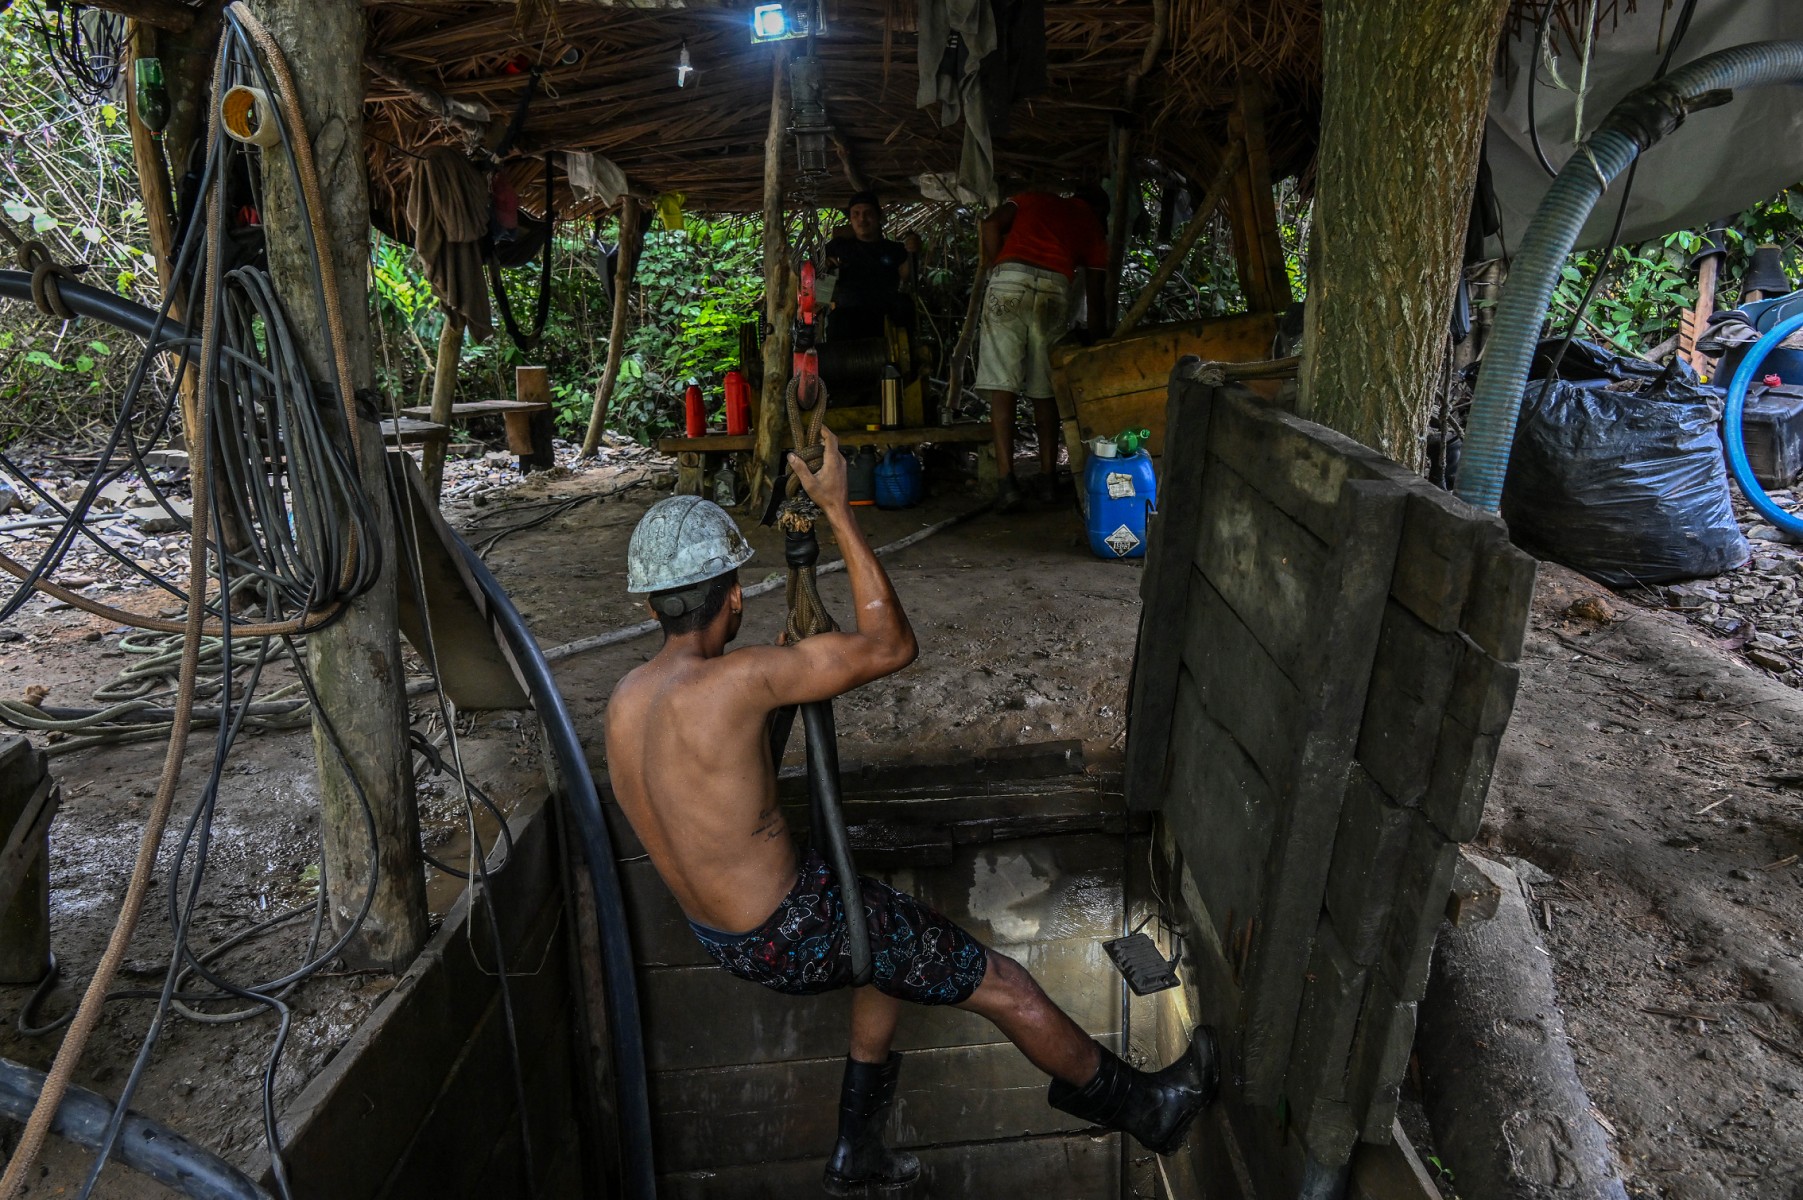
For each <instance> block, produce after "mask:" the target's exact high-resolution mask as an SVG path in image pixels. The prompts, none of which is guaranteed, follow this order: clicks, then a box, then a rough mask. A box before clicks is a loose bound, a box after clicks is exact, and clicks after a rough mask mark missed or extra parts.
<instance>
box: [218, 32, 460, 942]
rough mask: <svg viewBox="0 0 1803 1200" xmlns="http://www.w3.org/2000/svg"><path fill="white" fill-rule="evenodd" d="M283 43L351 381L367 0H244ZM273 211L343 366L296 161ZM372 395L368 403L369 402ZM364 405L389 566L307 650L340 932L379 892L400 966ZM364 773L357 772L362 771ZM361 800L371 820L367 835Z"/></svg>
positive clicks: (399, 804) (291, 284) (400, 720)
mask: <svg viewBox="0 0 1803 1200" xmlns="http://www.w3.org/2000/svg"><path fill="white" fill-rule="evenodd" d="M249 6H250V7H251V8H252V10H253V11H254V12H255V13H256V15H257V16H258V17H259V18H261V19H262V21H263V23H264V24H265V25H266V26H267V27H268V29H269V32H270V34H271V36H272V37H274V39H275V40H276V42H277V43H278V44H279V45H280V46H281V48H282V50H283V52H284V54H285V56H286V58H287V61H288V66H289V69H290V71H291V73H292V75H293V78H294V87H295V90H296V93H297V95H296V99H297V101H298V102H299V104H300V107H301V111H302V112H303V113H304V114H305V120H306V126H307V128H306V130H305V131H304V136H305V137H307V138H308V139H309V141H310V142H311V143H312V146H313V155H314V159H315V162H316V164H317V169H318V173H319V196H320V197H321V203H323V205H324V211H323V212H319V213H317V214H316V216H318V217H319V218H320V219H322V220H323V222H324V225H325V230H326V234H327V236H326V238H325V239H324V240H323V242H322V244H321V246H320V251H321V253H322V254H325V255H328V256H329V261H330V263H331V266H332V269H333V271H334V273H335V275H336V286H337V300H338V305H339V308H340V310H341V311H342V313H343V314H344V317H345V320H344V329H343V338H344V344H343V345H342V347H341V348H340V349H341V352H342V353H343V354H344V356H345V358H346V359H347V361H348V364H349V369H350V377H351V384H352V386H353V387H355V388H358V389H363V388H367V387H368V386H369V385H370V383H371V380H372V377H373V372H372V370H371V367H370V329H369V322H368V321H366V320H364V319H363V314H364V312H365V311H366V310H367V307H368V304H369V296H368V291H367V285H366V279H367V276H368V271H369V240H368V239H369V188H368V181H367V179H366V178H365V174H364V171H365V167H364V157H363V43H364V36H365V27H366V25H365V22H366V18H365V16H364V11H363V5H362V4H361V3H360V0H249ZM264 189H265V195H264V204H263V215H264V218H265V228H266V229H267V230H268V239H269V272H270V275H271V277H272V278H273V279H274V281H275V285H276V288H277V290H278V291H279V293H280V294H281V297H282V301H283V303H284V304H285V305H286V306H287V309H288V312H289V314H290V317H291V318H292V320H293V323H294V328H295V333H296V335H297V337H298V339H299V341H300V347H301V352H302V355H303V356H304V358H305V360H306V363H307V369H308V373H309V374H311V375H312V377H313V378H314V379H319V380H326V379H334V378H335V377H336V370H335V368H334V365H333V363H334V348H333V344H332V339H331V336H330V334H329V333H328V327H327V323H326V318H325V314H324V313H322V312H321V311H320V310H319V302H318V300H317V298H316V295H315V285H314V283H313V278H314V267H313V263H312V259H311V256H310V254H309V252H308V244H307V236H306V228H305V226H304V225H303V223H302V221H301V214H300V210H299V205H298V203H297V197H296V196H295V195H294V193H293V190H292V186H291V184H290V182H289V179H288V173H287V172H285V171H270V172H267V173H266V175H265V177H264ZM359 407H361V406H359ZM373 416H374V414H373V413H360V414H359V422H360V435H361V436H360V444H361V452H360V454H359V455H358V458H357V468H358V472H359V475H360V477H361V484H362V488H363V491H364V496H363V497H362V499H363V501H364V502H365V503H367V504H369V505H370V507H371V509H372V510H373V512H374V514H375V521H374V526H375V536H376V538H377V540H378V542H379V545H378V546H377V547H375V548H374V550H375V552H379V553H380V554H381V556H382V572H381V575H380V577H379V578H378V580H377V582H376V584H375V586H374V587H372V588H371V589H370V590H369V591H367V592H365V593H364V594H363V595H362V596H360V597H358V598H357V599H356V600H355V601H354V602H353V603H352V604H351V605H350V606H349V609H348V610H347V611H346V612H345V614H344V615H343V616H342V617H341V618H339V619H338V620H337V621H335V622H333V623H332V624H331V625H329V626H327V627H326V628H325V629H322V630H320V631H319V632H317V633H314V634H311V635H309V636H308V638H307V658H308V662H309V665H310V667H311V669H312V671H313V676H314V680H315V682H316V684H317V687H318V691H319V701H320V703H319V712H318V713H317V715H316V716H315V718H314V723H313V745H314V753H315V756H316V758H317V759H318V763H319V800H320V823H321V831H320V832H321V836H322V840H323V842H324V845H325V866H326V875H327V879H328V881H329V885H328V890H327V904H328V908H329V910H330V914H331V915H330V920H331V924H332V929H333V931H334V932H343V931H344V930H345V929H347V928H348V927H349V925H350V923H351V922H352V921H353V920H354V919H355V918H356V915H357V913H358V911H359V909H360V908H361V907H362V904H363V901H364V898H365V896H366V895H368V894H369V889H370V887H371V883H372V878H373V882H374V888H375V892H374V895H373V897H371V899H370V905H369V912H368V915H367V916H366V917H365V918H364V920H363V923H362V925H361V926H360V927H359V929H358V931H357V934H356V936H355V937H353V938H352V939H351V941H350V943H349V944H348V945H347V946H346V948H345V955H344V956H345V958H346V960H347V961H348V962H350V963H352V964H354V965H358V966H373V967H383V968H387V969H389V970H398V969H400V968H403V967H405V966H406V965H407V964H408V963H409V962H410V961H412V959H413V958H414V956H415V955H417V954H418V953H419V950H420V948H421V947H422V946H423V945H424V944H425V940H426V932H427V930H426V887H425V873H424V866H423V862H422V860H421V857H420V845H419V814H418V812H417V810H416V809H415V807H414V794H413V772H412V754H411V751H410V750H409V748H408V742H407V730H408V724H409V722H408V712H407V696H406V691H405V683H406V677H405V674H404V672H403V670H402V666H401V654H400V636H399V632H398V612H397V603H396V599H397V598H396V587H395V562H396V555H395V553H394V547H395V545H396V538H395V514H394V510H393V508H392V506H391V505H390V504H389V502H388V490H387V487H386V485H385V484H384V482H383V480H384V472H385V471H386V470H387V464H386V462H385V461H384V457H383V456H384V453H385V452H384V450H383V446H382V435H381V430H380V429H379V427H378V426H377V425H376V423H375V421H374V419H373ZM353 773H354V777H353ZM365 805H367V806H368V811H369V814H370V818H371V819H373V821H374V825H375V845H374V846H371V845H370V841H369V835H368V833H367V825H366V823H365V821H366V818H365Z"/></svg>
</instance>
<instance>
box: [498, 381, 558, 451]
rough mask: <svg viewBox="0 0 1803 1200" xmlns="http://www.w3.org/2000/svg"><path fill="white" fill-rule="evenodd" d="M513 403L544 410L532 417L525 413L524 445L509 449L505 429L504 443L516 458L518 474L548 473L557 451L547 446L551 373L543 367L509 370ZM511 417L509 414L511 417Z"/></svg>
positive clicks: (550, 427)
mask: <svg viewBox="0 0 1803 1200" xmlns="http://www.w3.org/2000/svg"><path fill="white" fill-rule="evenodd" d="M513 393H514V399H516V400H518V401H520V402H521V403H522V404H543V405H545V406H546V407H545V408H543V409H541V410H540V411H538V412H535V413H527V414H525V417H526V422H525V424H526V428H525V431H524V432H525V435H526V436H525V439H524V445H523V447H522V446H518V445H513V441H514V437H513V428H512V425H511V424H510V425H509V427H508V443H509V447H510V448H511V449H512V450H513V452H514V453H515V454H517V455H519V456H520V474H522V475H524V474H525V473H526V472H528V471H549V470H550V469H551V468H552V467H555V466H556V465H557V451H556V450H555V449H554V448H553V447H552V445H551V436H552V431H553V429H554V426H553V425H552V421H551V409H550V404H551V373H550V371H549V370H547V369H546V368H544V367H515V368H514V369H513ZM511 415H512V414H510V416H511Z"/></svg>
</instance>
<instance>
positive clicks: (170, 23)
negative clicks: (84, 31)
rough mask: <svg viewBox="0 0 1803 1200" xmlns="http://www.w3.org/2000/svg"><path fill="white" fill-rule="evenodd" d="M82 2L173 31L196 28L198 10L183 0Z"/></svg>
mask: <svg viewBox="0 0 1803 1200" xmlns="http://www.w3.org/2000/svg"><path fill="white" fill-rule="evenodd" d="M82 3H83V4H84V5H85V6H87V7H88V8H98V9H103V10H104V11H106V12H110V13H118V14H119V15H120V16H122V17H130V18H131V19H132V20H134V21H140V22H142V23H143V24H145V25H155V26H156V27H157V28H158V29H167V30H169V31H170V32H172V33H186V32H187V31H188V30H190V29H192V28H194V18H195V16H196V10H195V9H193V8H192V7H190V6H189V5H186V4H183V3H181V0H82Z"/></svg>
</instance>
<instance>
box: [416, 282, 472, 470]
mask: <svg viewBox="0 0 1803 1200" xmlns="http://www.w3.org/2000/svg"><path fill="white" fill-rule="evenodd" d="M463 328H464V326H463V322H462V321H460V320H458V319H457V317H456V316H455V315H454V314H452V313H449V312H447V313H445V315H444V328H443V329H441V330H439V331H438V363H437V366H436V368H435V369H434V370H433V372H432V420H433V422H434V423H435V424H438V425H449V424H450V423H451V406H452V405H453V404H454V403H456V400H457V360H458V359H459V358H460V357H461V356H462V354H463ZM448 441H449V439H448V438H445V439H440V438H427V439H426V444H425V447H424V448H423V450H422V451H421V458H422V460H423V470H421V472H420V474H421V475H422V476H424V478H425V482H426V489H427V490H428V491H430V492H431V493H432V499H433V500H437V499H438V493H439V492H440V491H442V490H443V489H444V454H445V448H446V442H448Z"/></svg>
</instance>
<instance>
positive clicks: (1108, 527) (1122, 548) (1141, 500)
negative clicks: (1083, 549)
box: [1083, 450, 1158, 558]
mask: <svg viewBox="0 0 1803 1200" xmlns="http://www.w3.org/2000/svg"><path fill="white" fill-rule="evenodd" d="M1083 490H1084V492H1085V493H1086V494H1087V496H1088V499H1089V526H1088V528H1089V548H1090V549H1091V550H1093V551H1094V552H1095V553H1096V556H1097V557H1098V558H1143V557H1145V553H1146V513H1147V512H1148V511H1150V510H1151V509H1152V508H1153V507H1154V506H1155V505H1156V504H1157V502H1158V479H1157V477H1156V476H1155V475H1154V474H1153V473H1152V456H1151V455H1149V454H1147V453H1146V452H1145V451H1144V450H1140V451H1138V452H1136V453H1134V454H1128V455H1117V456H1116V457H1114V458H1104V457H1102V456H1101V455H1099V454H1092V455H1090V457H1089V463H1088V465H1087V466H1085V467H1084V468H1083Z"/></svg>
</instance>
